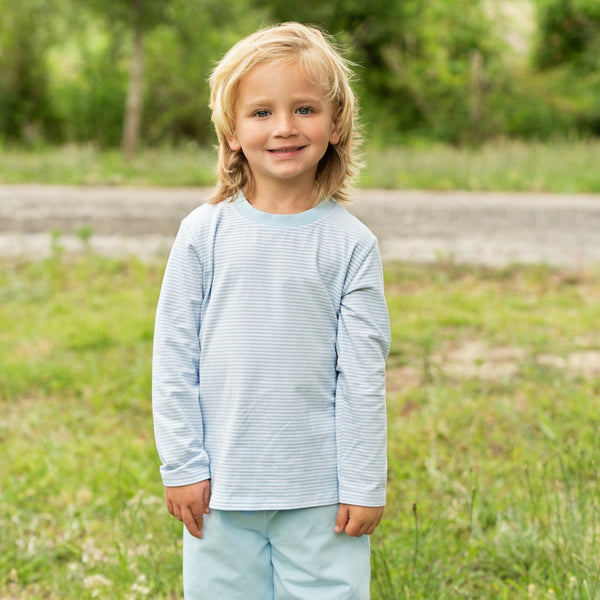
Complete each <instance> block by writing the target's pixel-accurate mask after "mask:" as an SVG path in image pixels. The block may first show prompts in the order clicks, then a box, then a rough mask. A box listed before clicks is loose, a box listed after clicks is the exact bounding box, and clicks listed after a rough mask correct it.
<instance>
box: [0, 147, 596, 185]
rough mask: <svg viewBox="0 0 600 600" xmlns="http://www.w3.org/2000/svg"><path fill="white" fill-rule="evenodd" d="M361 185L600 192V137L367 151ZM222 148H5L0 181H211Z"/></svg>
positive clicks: (1, 154) (1, 155)
mask: <svg viewBox="0 0 600 600" xmlns="http://www.w3.org/2000/svg"><path fill="white" fill-rule="evenodd" d="M364 158H365V161H364V162H365V169H364V170H363V172H362V175H361V179H360V186H361V187H365V188H366V187H370V188H388V189H396V188H399V189H431V190H454V189H459V190H497V191H503V190H514V191H536V192H559V193H564V192H569V193H584V192H585V193H600V169H598V164H600V140H589V141H586V140H558V141H555V142H551V143H535V142H528V143H526V142H520V141H515V140H512V141H511V140H501V141H494V142H489V143H487V144H484V145H483V146H479V147H468V146H467V147H452V146H446V145H441V144H432V143H423V144H415V143H413V144H411V145H408V146H403V147H385V148H378V147H376V146H375V145H371V146H368V147H367V148H366V150H365V157H364ZM215 160H216V159H215V152H214V151H213V150H212V149H207V148H201V147H197V146H195V145H193V144H191V145H188V146H185V147H178V148H168V147H164V148H158V149H156V148H155V149H145V150H142V151H140V153H139V154H138V155H137V157H136V158H135V159H133V160H131V161H126V160H125V159H124V158H123V157H122V155H121V154H120V153H119V152H118V151H115V150H112V151H99V150H97V149H95V148H94V147H93V146H66V147H61V148H52V147H50V148H45V149H38V150H35V151H32V150H25V149H15V148H12V149H11V148H2V147H1V146H0V183H30V182H37V183H51V184H52V183H61V184H62V183H68V184H73V185H99V184H103V185H149V186H154V185H156V186H210V185H212V184H213V183H214V180H215V179H214V177H215V176H214V171H215V169H214V165H215Z"/></svg>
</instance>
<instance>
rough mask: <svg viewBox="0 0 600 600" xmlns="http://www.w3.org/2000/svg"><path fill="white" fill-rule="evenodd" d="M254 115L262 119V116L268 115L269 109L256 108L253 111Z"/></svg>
mask: <svg viewBox="0 0 600 600" xmlns="http://www.w3.org/2000/svg"><path fill="white" fill-rule="evenodd" d="M254 116H255V117H258V118H259V119H263V118H264V117H268V116H269V111H268V110H257V111H255V112H254Z"/></svg>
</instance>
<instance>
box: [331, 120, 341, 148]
mask: <svg viewBox="0 0 600 600" xmlns="http://www.w3.org/2000/svg"><path fill="white" fill-rule="evenodd" d="M340 136H341V134H340V128H339V127H338V125H337V123H336V122H335V121H334V123H333V127H332V129H331V133H330V134H329V143H330V144H331V145H332V146H335V145H336V144H337V143H338V142H339V141H340Z"/></svg>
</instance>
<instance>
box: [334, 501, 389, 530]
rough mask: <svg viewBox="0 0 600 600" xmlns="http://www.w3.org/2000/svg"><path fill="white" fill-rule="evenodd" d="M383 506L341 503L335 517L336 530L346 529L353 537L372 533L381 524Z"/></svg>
mask: <svg viewBox="0 0 600 600" xmlns="http://www.w3.org/2000/svg"><path fill="white" fill-rule="evenodd" d="M383 509H384V507H383V506H376V507H371V506H354V505H353V504H340V508H339V510H338V513H337V517H336V519H335V527H334V531H335V532H336V533H341V532H342V531H345V532H346V534H347V535H349V536H351V537H360V536H361V535H364V534H366V535H371V534H372V533H373V532H374V531H375V527H377V525H379V522H380V521H381V517H382V516H383Z"/></svg>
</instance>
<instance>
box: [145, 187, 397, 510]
mask: <svg viewBox="0 0 600 600" xmlns="http://www.w3.org/2000/svg"><path fill="white" fill-rule="evenodd" d="M389 344H390V332H389V319H388V312H387V307H386V303H385V297H384V291H383V278H382V269H381V259H380V256H379V250H378V246H377V240H376V239H375V237H374V236H373V234H372V233H371V232H370V231H369V230H368V229H367V227H366V226H365V225H363V224H362V223H361V222H360V221H358V219H356V218H355V217H353V216H352V215H350V214H349V213H348V212H347V211H346V209H345V208H344V207H343V206H341V205H340V204H338V203H336V202H334V201H331V200H328V201H324V202H322V203H320V204H319V205H318V206H316V207H315V208H312V209H311V210H308V211H306V212H303V213H299V214H293V215H274V214H269V213H264V212H261V211H258V210H256V209H255V208H254V207H253V206H252V205H250V204H249V203H248V202H247V200H246V199H245V198H244V197H243V196H241V195H240V196H239V197H238V198H237V199H236V200H235V201H234V202H221V203H220V204H216V205H211V204H204V205H202V206H200V207H199V208H197V209H196V210H194V211H193V212H192V213H191V214H190V215H188V216H187V217H186V218H185V219H184V220H183V221H182V223H181V227H180V230H179V232H178V234H177V237H176V239H175V242H174V244H173V248H172V250H171V254H170V256H169V260H168V263H167V267H166V270H165V275H164V280H163V284H162V289H161V294H160V300H159V302H158V308H157V314H156V330H155V338H154V358H153V412H154V426H155V435H156V444H157V448H158V452H159V456H160V459H161V462H162V466H161V475H162V479H163V483H164V484H165V485H166V486H180V485H187V484H190V483H195V482H197V481H202V480H204V479H210V480H211V494H212V495H211V501H210V506H211V507H212V508H216V509H223V510H276V509H291V508H304V507H310V506H322V505H326V504H335V503H337V502H343V503H347V504H355V505H361V506H382V505H383V504H385V486H386V472H387V463H386V419H385V358H386V356H387V353H388V351H389Z"/></svg>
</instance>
